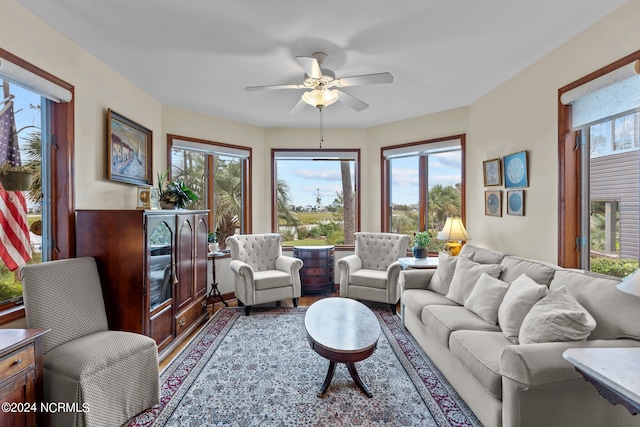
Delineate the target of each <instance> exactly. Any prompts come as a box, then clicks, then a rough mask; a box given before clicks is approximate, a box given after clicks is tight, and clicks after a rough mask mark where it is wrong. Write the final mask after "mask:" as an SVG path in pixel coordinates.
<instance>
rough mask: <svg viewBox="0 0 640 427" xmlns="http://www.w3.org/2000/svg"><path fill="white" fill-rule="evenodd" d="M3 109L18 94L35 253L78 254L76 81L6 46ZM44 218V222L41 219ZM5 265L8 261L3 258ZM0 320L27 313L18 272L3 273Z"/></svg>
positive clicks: (46, 256) (49, 256) (1, 53)
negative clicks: (30, 172)
mask: <svg viewBox="0 0 640 427" xmlns="http://www.w3.org/2000/svg"><path fill="white" fill-rule="evenodd" d="M0 58H2V59H3V65H5V66H7V65H8V66H7V67H6V68H5V67H3V69H2V70H0V87H2V88H3V91H2V94H1V95H0V98H1V99H0V101H3V102H1V103H0V110H2V109H3V108H4V107H5V106H6V105H7V102H8V100H7V98H11V95H13V98H12V100H13V102H15V105H14V114H15V120H16V131H17V136H18V142H19V144H20V155H21V162H22V165H23V166H25V167H26V166H29V167H31V168H32V169H33V170H34V185H32V191H30V192H23V193H22V194H23V195H25V196H26V199H27V201H26V204H27V209H28V218H27V221H28V222H27V224H28V226H29V231H30V233H29V236H30V244H31V246H32V259H31V261H30V262H39V261H40V260H53V259H61V258H69V257H71V256H73V255H74V245H75V243H74V242H75V240H74V239H75V228H74V215H73V213H74V211H75V206H74V202H73V176H71V175H68V174H67V171H69V170H73V168H72V159H73V151H74V149H73V106H74V101H73V86H71V85H69V84H68V83H66V82H64V81H62V80H60V79H58V78H56V77H55V76H52V75H51V74H49V73H47V72H46V71H44V70H41V69H39V68H37V67H35V66H33V65H32V64H30V63H28V62H26V61H23V60H22V59H20V58H18V57H16V56H15V55H12V54H11V53H9V52H7V51H5V50H3V49H0ZM38 221H40V222H38ZM0 264H2V266H3V267H4V263H3V262H2V261H0ZM0 276H1V277H0V314H1V315H0V323H6V322H9V321H12V320H15V319H17V318H19V317H22V316H23V311H22V298H21V295H22V285H21V283H20V282H19V281H18V280H17V279H16V276H15V274H14V273H8V274H7V271H5V270H3V272H2V273H0Z"/></svg>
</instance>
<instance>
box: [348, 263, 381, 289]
mask: <svg viewBox="0 0 640 427" xmlns="http://www.w3.org/2000/svg"><path fill="white" fill-rule="evenodd" d="M349 283H350V284H352V285H357V286H366V287H369V288H378V289H386V288H387V270H369V269H368V268H361V269H360V270H356V271H354V272H353V273H351V274H350V275H349Z"/></svg>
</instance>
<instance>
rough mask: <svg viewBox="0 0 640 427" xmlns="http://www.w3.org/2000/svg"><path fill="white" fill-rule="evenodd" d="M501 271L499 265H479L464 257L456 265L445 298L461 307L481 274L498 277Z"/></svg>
mask: <svg viewBox="0 0 640 427" xmlns="http://www.w3.org/2000/svg"><path fill="white" fill-rule="evenodd" d="M501 270H502V267H501V266H500V265H499V264H480V263H477V262H475V261H471V260H470V259H468V258H465V257H462V258H460V259H459V260H458V262H457V263H456V269H455V272H454V273H453V278H452V279H451V286H449V292H447V298H449V299H450V300H452V301H455V302H457V303H458V304H460V305H463V304H464V302H465V301H466V300H467V298H468V297H469V294H471V291H472V290H473V288H474V287H475V285H476V282H477V281H478V279H479V278H480V275H481V274H482V273H486V274H488V275H489V276H491V277H498V276H499V275H500V271H501Z"/></svg>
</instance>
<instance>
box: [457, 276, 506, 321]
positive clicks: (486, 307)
mask: <svg viewBox="0 0 640 427" xmlns="http://www.w3.org/2000/svg"><path fill="white" fill-rule="evenodd" d="M507 289H509V284H508V283H505V282H503V281H502V280H500V279H496V278H495V277H491V276H489V275H488V274H487V273H482V274H481V275H480V278H479V279H478V282H477V283H476V286H475V287H474V288H473V290H472V291H471V293H470V294H469V298H467V300H466V301H465V302H464V306H465V307H466V308H467V309H469V310H471V311H473V312H474V313H475V314H477V315H478V316H480V317H481V318H482V319H484V320H485V321H487V322H489V323H491V324H492V325H496V324H497V323H498V307H500V303H501V302H502V299H503V298H504V295H505V294H506V293H507Z"/></svg>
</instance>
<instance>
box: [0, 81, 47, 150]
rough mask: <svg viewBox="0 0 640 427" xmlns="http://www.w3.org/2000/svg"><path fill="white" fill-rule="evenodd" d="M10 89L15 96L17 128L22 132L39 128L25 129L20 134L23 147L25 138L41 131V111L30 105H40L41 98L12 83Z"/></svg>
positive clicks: (14, 106)
mask: <svg viewBox="0 0 640 427" xmlns="http://www.w3.org/2000/svg"><path fill="white" fill-rule="evenodd" d="M1 81H2V80H0V82H1ZM9 87H10V93H11V94H12V95H15V98H14V99H13V103H14V104H13V111H14V112H15V119H16V128H17V129H18V130H20V129H22V128H23V127H25V126H37V129H34V128H29V129H25V130H23V131H22V132H20V133H19V134H18V137H19V142H20V144H21V145H22V143H23V140H22V139H23V138H25V137H26V136H27V135H28V134H29V133H30V132H32V131H36V130H39V129H40V110H38V109H35V108H31V107H30V105H40V104H41V97H40V95H36V94H34V93H33V92H30V91H28V90H26V89H22V88H21V87H20V86H18V85H15V84H12V83H10V84H9ZM1 108H4V104H2V107H0V109H1Z"/></svg>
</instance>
